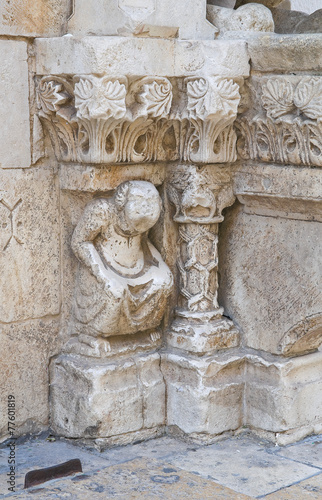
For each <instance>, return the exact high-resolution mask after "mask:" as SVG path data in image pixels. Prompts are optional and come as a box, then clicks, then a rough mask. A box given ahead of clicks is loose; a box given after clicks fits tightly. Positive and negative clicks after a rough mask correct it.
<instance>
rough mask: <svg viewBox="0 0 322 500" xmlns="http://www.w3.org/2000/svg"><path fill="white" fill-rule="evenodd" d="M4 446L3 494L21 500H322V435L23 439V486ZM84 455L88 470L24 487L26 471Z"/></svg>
mask: <svg viewBox="0 0 322 500" xmlns="http://www.w3.org/2000/svg"><path fill="white" fill-rule="evenodd" d="M8 454H9V449H8V447H6V446H5V443H4V444H3V445H1V448H0V497H1V498H4V497H5V498H10V499H13V498H18V499H20V500H22V499H26V500H28V499H37V500H38V499H39V500H40V499H41V500H47V499H71V500H74V499H75V500H78V499H90V500H92V499H93V500H95V499H106V498H116V499H119V500H123V499H124V500H128V499H142V500H147V499H160V500H161V499H162V500H166V499H175V500H180V499H190V500H199V499H200V500H201V499H202V500H203V499H204V500H206V499H216V500H217V499H218V500H221V499H229V500H235V499H236V500H243V499H249V498H265V499H269V500H276V499H280V500H284V499H285V500H286V499H292V500H295V499H296V500H302V499H308V500H309V499H319V500H322V436H314V437H310V438H307V439H305V440H303V441H301V442H300V443H297V444H294V445H290V446H286V447H284V448H280V447H277V446H274V445H273V444H271V443H268V442H266V441H263V440H259V439H256V438H254V437H252V436H251V435H249V434H247V433H245V434H243V435H241V436H239V437H234V438H231V439H225V440H222V441H219V442H217V443H215V444H213V445H211V446H195V445H191V444H187V443H184V442H182V441H178V440H176V439H173V438H170V437H162V438H159V439H155V440H151V441H147V442H144V443H139V444H135V445H132V446H125V447H119V448H112V449H109V450H106V451H104V452H102V453H100V452H99V451H98V450H95V449H93V448H85V447H84V446H81V445H76V444H73V441H67V440H64V439H57V440H55V441H51V440H48V439H46V436H42V437H40V438H37V439H26V440H25V441H23V440H20V441H19V440H18V442H17V448H16V459H17V464H18V470H17V476H16V493H8V489H7V487H8V485H7V484H6V481H7V472H8ZM72 458H79V459H80V460H81V462H82V466H83V473H82V474H81V473H80V474H77V475H75V476H71V477H68V478H64V479H56V480H54V481H49V482H47V483H44V484H42V485H39V486H36V487H34V488H30V489H28V490H23V482H24V476H25V474H26V473H27V472H28V471H30V470H34V469H37V468H43V467H49V466H53V465H57V464H59V463H62V462H65V461H67V460H70V459H72Z"/></svg>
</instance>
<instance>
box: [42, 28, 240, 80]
mask: <svg viewBox="0 0 322 500" xmlns="http://www.w3.org/2000/svg"><path fill="white" fill-rule="evenodd" d="M34 46H35V52H36V73H37V74H38V75H49V74H53V75H61V74H72V75H73V74H83V75H85V74H90V73H95V74H100V73H102V74H108V75H113V76H119V75H120V76H121V75H124V76H127V77H131V76H135V77H137V76H145V75H147V76H151V75H158V76H160V77H161V76H167V77H172V76H175V77H186V76H189V75H195V74H196V73H197V74H205V75H206V74H207V73H209V74H210V75H218V76H221V77H223V78H237V77H243V76H248V75H249V62H248V60H249V56H248V54H247V49H246V42H244V41H242V40H196V41H194V42H193V43H191V42H189V41H185V40H166V39H155V38H144V39H143V38H134V39H132V38H128V37H117V36H111V37H94V36H87V37H83V38H81V39H80V38H76V37H66V38H65V37H64V38H51V39H44V38H42V39H38V40H36V41H35V45H34Z"/></svg>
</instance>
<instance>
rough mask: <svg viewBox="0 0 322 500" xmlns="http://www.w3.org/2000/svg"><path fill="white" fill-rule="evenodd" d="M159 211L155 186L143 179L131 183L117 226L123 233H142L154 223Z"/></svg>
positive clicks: (132, 234)
mask: <svg viewBox="0 0 322 500" xmlns="http://www.w3.org/2000/svg"><path fill="white" fill-rule="evenodd" d="M160 213H161V199H160V196H159V193H158V191H157V190H156V188H155V187H154V186H153V185H152V184H150V183H148V182H143V181H137V182H136V183H135V182H133V183H131V186H130V188H129V192H128V195H127V199H126V202H125V205H124V208H123V210H122V211H121V213H120V216H119V223H118V227H119V228H120V229H121V231H122V232H124V233H125V234H128V235H131V236H134V235H137V234H142V233H145V232H146V231H148V230H149V229H151V227H153V226H154V224H156V222H157V221H158V219H159V217H160Z"/></svg>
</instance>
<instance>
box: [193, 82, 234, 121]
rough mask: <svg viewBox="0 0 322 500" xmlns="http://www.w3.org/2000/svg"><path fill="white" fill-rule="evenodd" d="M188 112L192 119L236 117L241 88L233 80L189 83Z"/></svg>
mask: <svg viewBox="0 0 322 500" xmlns="http://www.w3.org/2000/svg"><path fill="white" fill-rule="evenodd" d="M187 95H188V106H187V107H188V111H189V115H190V117H191V118H194V119H197V118H199V119H201V120H206V119H208V118H209V117H210V116H213V115H216V114H217V115H219V114H220V115H225V117H227V118H230V117H232V116H234V117H235V116H236V114H237V108H238V104H239V101H240V94H239V87H238V85H237V83H235V82H234V81H233V80H227V79H225V78H220V77H214V78H211V79H209V80H206V79H205V78H198V79H197V80H193V81H188V83H187Z"/></svg>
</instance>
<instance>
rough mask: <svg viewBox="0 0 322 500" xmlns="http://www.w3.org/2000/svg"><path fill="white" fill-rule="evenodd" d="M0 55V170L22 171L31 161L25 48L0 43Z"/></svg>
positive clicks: (19, 45) (17, 43) (0, 41)
mask: <svg viewBox="0 0 322 500" xmlns="http://www.w3.org/2000/svg"><path fill="white" fill-rule="evenodd" d="M0 8H1V7H0ZM0 53H1V60H0V110H1V111H0V117H1V123H3V124H4V125H5V126H3V127H2V130H1V134H0V167H2V168H14V167H18V168H19V167H20V168H25V167H29V166H30V161H31V158H30V123H29V87H28V63H27V44H26V43H25V42H20V41H12V40H0Z"/></svg>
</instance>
